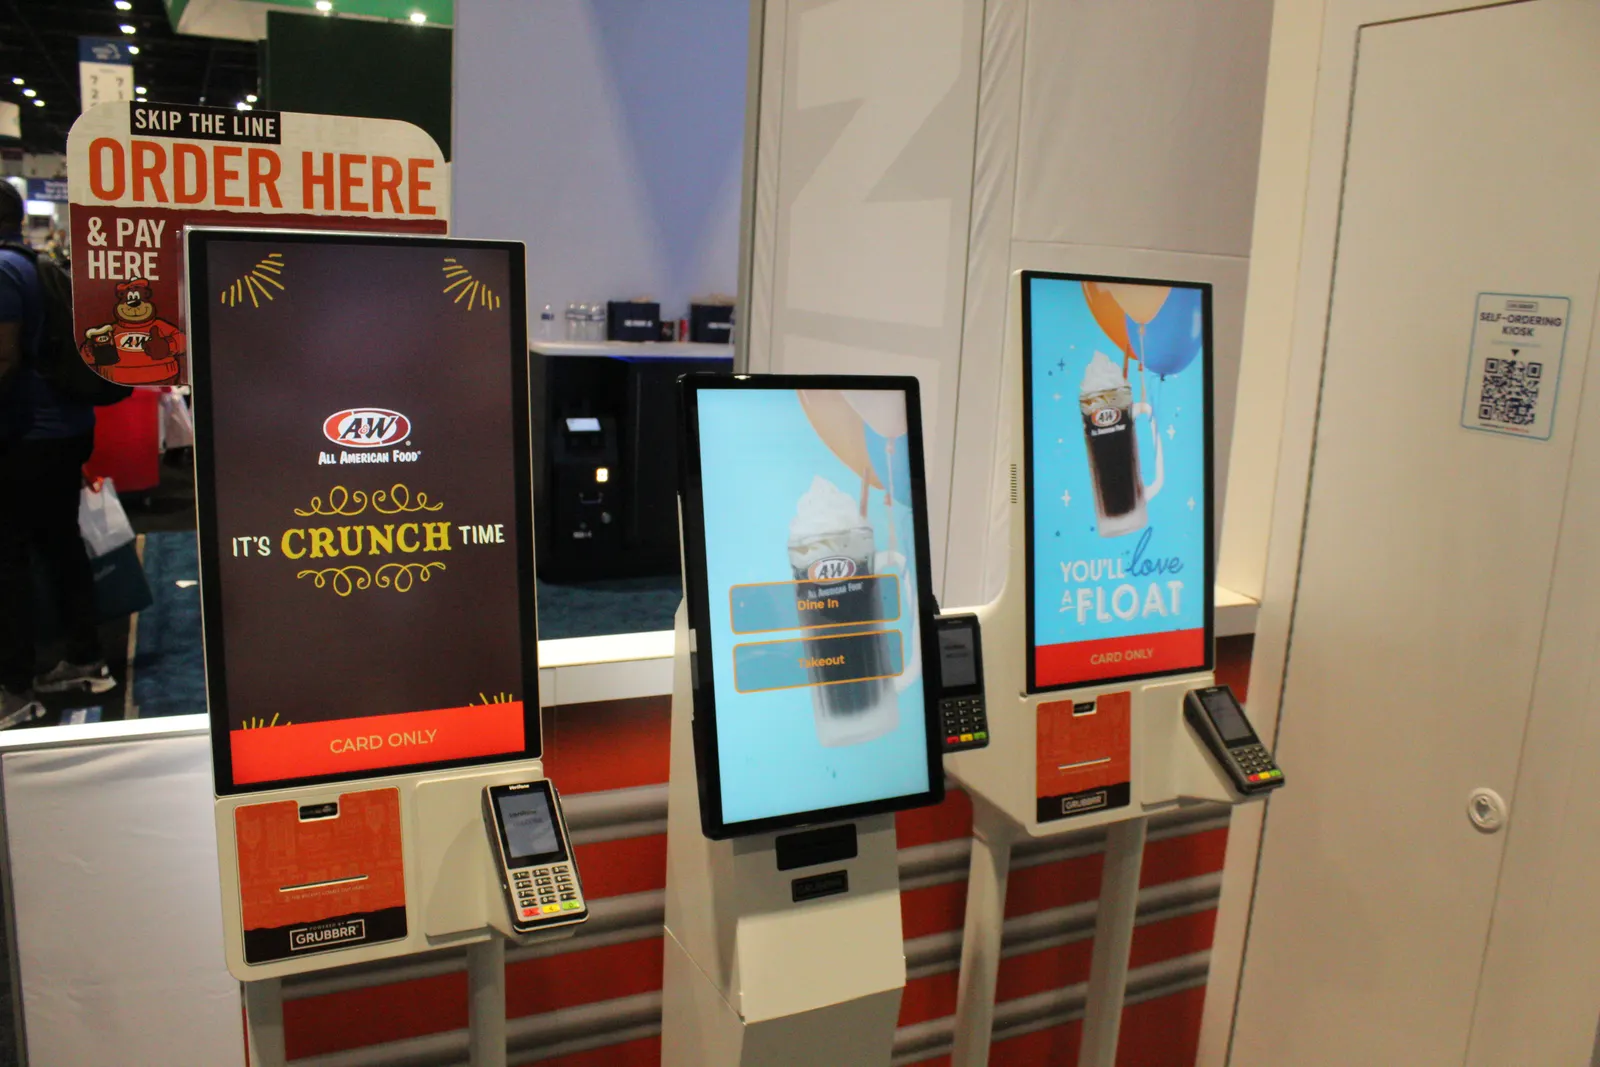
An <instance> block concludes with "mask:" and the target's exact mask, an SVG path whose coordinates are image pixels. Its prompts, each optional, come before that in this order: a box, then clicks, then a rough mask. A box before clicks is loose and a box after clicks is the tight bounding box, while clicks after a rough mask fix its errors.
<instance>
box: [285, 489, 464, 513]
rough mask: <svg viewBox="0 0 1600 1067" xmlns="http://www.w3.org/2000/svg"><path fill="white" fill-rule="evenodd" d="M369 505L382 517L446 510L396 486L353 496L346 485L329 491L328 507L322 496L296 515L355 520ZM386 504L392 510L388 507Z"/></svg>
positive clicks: (314, 498) (355, 493) (315, 498)
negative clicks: (412, 512)
mask: <svg viewBox="0 0 1600 1067" xmlns="http://www.w3.org/2000/svg"><path fill="white" fill-rule="evenodd" d="M369 504H370V505H371V507H372V510H373V511H376V512H378V513H379V514H382V515H400V514H403V513H405V512H410V511H438V510H440V509H441V508H443V507H444V504H443V503H438V504H434V503H432V502H430V501H429V500H428V494H427V493H418V494H417V498H416V499H415V500H412V499H411V489H410V487H409V486H407V485H405V484H403V483H400V482H396V483H395V484H394V485H391V486H390V487H389V488H388V489H379V490H377V491H376V492H374V493H372V494H371V495H370V496H369V495H368V494H367V493H366V491H365V490H362V489H357V490H355V491H354V492H351V491H350V490H349V489H346V488H345V487H344V486H342V485H336V486H334V487H333V488H332V489H329V490H328V501H327V503H326V504H324V503H323V501H322V498H321V497H320V496H314V497H312V498H311V503H310V505H309V506H308V507H306V508H295V509H294V513H295V514H296V515H302V516H305V515H343V516H345V517H346V518H352V517H354V516H356V515H361V514H363V513H365V512H366V510H367V506H368V505H369ZM386 504H387V505H392V506H391V507H385V506H384V505H386Z"/></svg>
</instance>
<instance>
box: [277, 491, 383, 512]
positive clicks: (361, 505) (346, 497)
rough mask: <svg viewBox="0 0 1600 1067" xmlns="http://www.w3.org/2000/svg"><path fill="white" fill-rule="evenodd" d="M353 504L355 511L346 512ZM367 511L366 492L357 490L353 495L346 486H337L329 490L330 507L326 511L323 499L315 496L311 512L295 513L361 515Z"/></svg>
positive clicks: (298, 510)
mask: <svg viewBox="0 0 1600 1067" xmlns="http://www.w3.org/2000/svg"><path fill="white" fill-rule="evenodd" d="M352 503H354V504H355V510H353V511H347V510H345V509H346V508H348V507H349V506H350V505H351V504H352ZM366 510H367V494H366V493H365V492H364V491H362V490H360V489H357V490H356V491H355V492H353V493H352V492H351V491H350V490H348V489H346V488H345V487H344V486H342V485H336V486H334V487H333V488H332V489H329V490H328V506H327V509H326V510H324V509H323V506H322V498H321V497H320V496H314V497H312V498H311V507H310V510H302V509H300V508H295V509H294V513H295V514H296V515H359V514H361V513H362V512H363V511H366Z"/></svg>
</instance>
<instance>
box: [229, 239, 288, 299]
mask: <svg viewBox="0 0 1600 1067" xmlns="http://www.w3.org/2000/svg"><path fill="white" fill-rule="evenodd" d="M282 274H283V253H282V252H272V253H269V254H268V255H267V257H266V258H265V259H262V260H259V261H257V263H256V265H255V266H253V267H251V268H250V270H249V271H248V272H247V273H245V274H243V275H241V276H240V277H239V278H238V280H236V281H235V282H234V283H233V284H232V285H230V286H228V287H227V288H226V289H224V290H222V295H221V296H220V297H219V298H218V300H219V302H221V303H223V304H226V305H228V306H229V307H238V306H239V305H240V304H242V303H244V302H245V299H246V298H248V299H249V300H250V306H251V307H260V306H261V299H260V298H261V297H263V296H264V297H266V298H267V299H268V300H272V299H273V296H272V290H271V289H268V288H267V286H269V285H270V286H272V288H273V289H276V290H278V292H280V293H281V292H284V291H285V290H284V288H283V283H282V282H280V281H278V278H279V277H280V276H282ZM257 294H259V296H258V295H257Z"/></svg>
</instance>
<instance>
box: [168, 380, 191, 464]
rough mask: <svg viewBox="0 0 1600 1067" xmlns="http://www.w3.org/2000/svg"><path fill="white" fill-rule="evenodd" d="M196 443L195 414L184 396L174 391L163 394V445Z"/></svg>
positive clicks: (171, 447) (175, 445)
mask: <svg viewBox="0 0 1600 1067" xmlns="http://www.w3.org/2000/svg"><path fill="white" fill-rule="evenodd" d="M193 444H194V415H192V414H191V413H190V411H189V405H188V404H186V403H184V400H183V397H182V396H180V395H179V394H177V393H174V392H170V391H169V392H165V393H162V394H161V447H162V450H163V451H166V450H169V449H173V448H189V447H191V446H192V445H193Z"/></svg>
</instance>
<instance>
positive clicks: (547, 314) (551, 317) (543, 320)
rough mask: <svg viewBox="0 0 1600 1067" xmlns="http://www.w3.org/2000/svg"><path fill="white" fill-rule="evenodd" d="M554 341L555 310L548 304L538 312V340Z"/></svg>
mask: <svg viewBox="0 0 1600 1067" xmlns="http://www.w3.org/2000/svg"><path fill="white" fill-rule="evenodd" d="M555 339H556V309H555V308H553V307H551V306H550V305H549V304H546V305H545V306H544V310H543V311H541V312H539V340H541V341H554V340H555Z"/></svg>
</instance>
